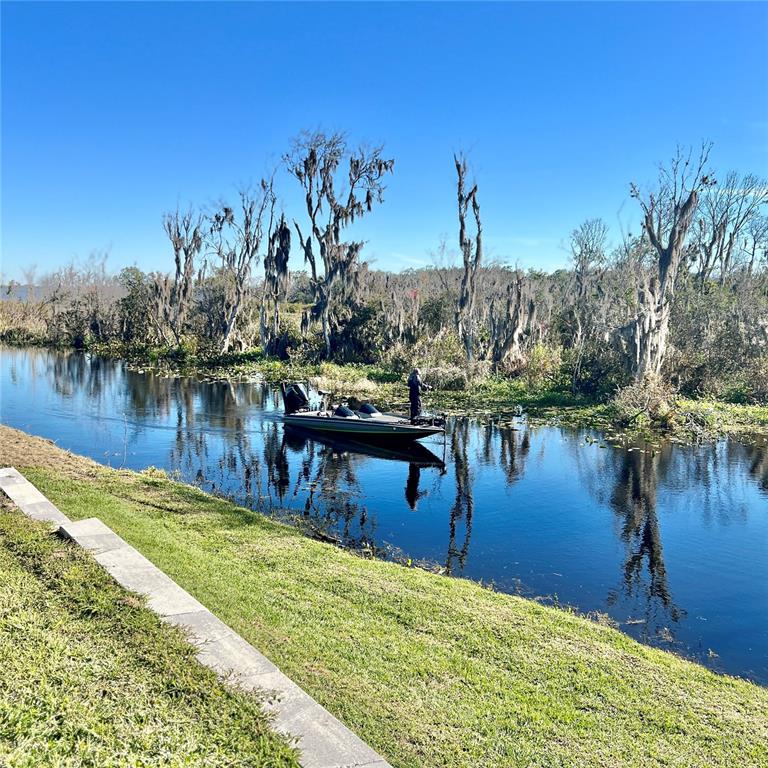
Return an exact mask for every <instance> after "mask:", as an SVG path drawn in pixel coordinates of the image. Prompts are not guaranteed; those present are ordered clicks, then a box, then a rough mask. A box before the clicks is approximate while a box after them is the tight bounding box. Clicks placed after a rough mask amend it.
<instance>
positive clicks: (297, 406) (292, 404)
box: [281, 384, 309, 414]
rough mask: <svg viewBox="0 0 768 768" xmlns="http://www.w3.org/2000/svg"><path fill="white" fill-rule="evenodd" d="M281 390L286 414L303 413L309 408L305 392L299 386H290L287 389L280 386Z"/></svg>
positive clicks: (283, 385)
mask: <svg viewBox="0 0 768 768" xmlns="http://www.w3.org/2000/svg"><path fill="white" fill-rule="evenodd" d="M281 389H282V392H283V407H284V408H285V412H286V413H287V414H291V413H296V412H297V411H303V410H306V409H307V408H308V407H309V397H307V391H306V390H305V389H304V387H303V386H302V385H301V384H291V385H290V386H288V387H286V386H285V384H282V385H281Z"/></svg>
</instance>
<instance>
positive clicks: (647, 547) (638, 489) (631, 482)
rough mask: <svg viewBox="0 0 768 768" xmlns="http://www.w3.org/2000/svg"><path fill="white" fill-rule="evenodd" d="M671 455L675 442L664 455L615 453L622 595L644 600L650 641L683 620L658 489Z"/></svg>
mask: <svg viewBox="0 0 768 768" xmlns="http://www.w3.org/2000/svg"><path fill="white" fill-rule="evenodd" d="M671 453H672V446H671V444H670V443H666V444H664V445H662V446H661V448H660V449H659V450H651V449H650V448H649V449H648V450H640V449H634V450H629V451H614V452H613V456H614V457H615V459H616V463H617V465H618V466H617V467H616V479H615V485H614V490H613V494H612V496H611V500H610V503H611V507H612V508H613V510H614V511H615V512H616V514H617V515H618V516H619V520H620V521H621V532H620V535H621V539H622V541H623V542H624V544H625V547H626V558H625V560H624V568H623V592H624V597H629V598H639V599H640V601H641V603H642V610H643V621H644V622H645V625H644V633H643V634H645V635H647V636H651V635H654V634H658V633H659V632H660V631H662V630H663V629H664V628H666V626H667V624H668V623H669V621H670V620H671V621H672V622H677V621H678V620H679V619H680V618H681V616H683V615H684V612H683V611H681V610H680V609H679V608H678V607H677V606H675V604H674V603H673V601H672V595H671V593H670V589H669V583H668V581H667V569H666V565H665V564H664V549H663V547H662V544H661V532H660V529H659V520H658V516H657V514H656V497H657V492H658V486H659V482H660V480H663V478H664V477H665V475H666V473H667V471H668V469H669V465H670V457H671ZM646 568H647V571H648V577H647V579H646V578H645V577H644V572H645V570H646ZM617 599H618V595H617V594H616V593H613V594H611V595H609V597H608V605H613V604H614V603H615V602H616V601H617Z"/></svg>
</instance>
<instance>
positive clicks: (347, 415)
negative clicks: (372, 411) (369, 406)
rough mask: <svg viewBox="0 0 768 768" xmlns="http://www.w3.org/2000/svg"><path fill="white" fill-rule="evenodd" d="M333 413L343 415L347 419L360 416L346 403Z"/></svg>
mask: <svg viewBox="0 0 768 768" xmlns="http://www.w3.org/2000/svg"><path fill="white" fill-rule="evenodd" d="M333 415H334V416H342V417H343V418H345V419H357V418H359V417H358V415H357V414H356V413H355V412H354V411H352V410H350V409H349V408H347V406H346V405H340V406H339V407H338V408H337V409H336V410H335V411H334V412H333Z"/></svg>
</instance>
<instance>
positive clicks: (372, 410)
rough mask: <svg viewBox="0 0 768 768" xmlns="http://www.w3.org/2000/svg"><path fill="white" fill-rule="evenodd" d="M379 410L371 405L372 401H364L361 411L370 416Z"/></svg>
mask: <svg viewBox="0 0 768 768" xmlns="http://www.w3.org/2000/svg"><path fill="white" fill-rule="evenodd" d="M378 412H379V411H378V410H377V409H376V407H375V406H373V405H371V404H370V403H363V404H362V405H361V406H360V413H365V414H367V415H368V416H372V415H373V414H374V413H378Z"/></svg>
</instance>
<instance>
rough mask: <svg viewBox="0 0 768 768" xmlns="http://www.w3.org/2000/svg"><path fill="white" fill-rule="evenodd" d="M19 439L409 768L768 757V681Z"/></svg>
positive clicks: (69, 496)
mask: <svg viewBox="0 0 768 768" xmlns="http://www.w3.org/2000/svg"><path fill="white" fill-rule="evenodd" d="M10 432H11V431H10V430H7V429H4V430H3V432H0V439H2V438H6V437H7V436H8V434H9V433H10ZM19 434H20V433H13V435H14V436H15V437H14V441H15V442H14V443H13V445H11V447H10V448H7V447H6V446H7V445H9V444H10V442H11V441H9V440H7V439H6V440H5V441H4V442H5V445H3V446H2V447H1V448H0V460H1V461H0V463H3V462H4V463H6V464H7V463H14V464H15V465H16V466H17V467H24V466H27V467H30V465H34V466H31V467H30V468H28V469H25V470H24V471H25V474H26V475H27V476H28V477H29V479H30V480H31V481H32V482H33V483H35V484H36V485H37V486H38V487H39V488H41V490H42V491H43V492H44V493H45V494H46V495H48V496H49V498H51V499H52V500H53V501H54V503H56V504H57V505H58V506H59V507H60V508H61V509H62V510H63V511H64V512H65V513H66V514H68V515H70V516H71V517H73V518H83V517H90V516H93V515H96V516H98V517H100V518H102V519H103V520H104V521H105V522H106V523H107V524H108V525H110V526H111V527H113V528H114V529H115V530H116V531H118V532H119V533H120V534H121V535H122V536H124V537H125V538H126V539H128V540H129V541H130V542H131V543H132V544H133V545H134V546H136V547H138V549H140V550H141V551H142V552H143V553H144V554H146V555H147V556H148V557H149V558H150V559H151V560H153V561H154V562H155V563H156V564H157V565H158V566H159V567H161V568H162V569H163V570H165V571H166V572H167V573H169V574H170V575H171V576H172V577H173V578H175V579H176V580H177V581H179V583H181V584H182V585H183V586H184V587H185V588H186V589H188V590H189V591H190V592H192V593H193V594H194V595H195V596H196V597H197V598H198V599H200V600H201V601H202V602H203V603H205V604H206V605H207V606H208V607H209V608H210V609H211V610H213V611H214V612H215V613H217V614H218V615H219V616H220V617H221V618H222V619H223V620H224V621H226V622H228V623H229V624H231V625H232V626H233V627H234V628H235V629H236V630H237V631H238V632H240V633H241V634H242V635H244V636H245V637H246V638H247V639H248V640H250V641H251V642H252V643H253V644H254V645H255V646H256V647H257V648H259V649H260V650H262V651H263V652H264V653H265V654H267V655H268V656H269V657H270V658H271V659H272V660H273V661H274V662H275V663H277V664H278V665H279V666H280V667H281V668H282V669H283V671H285V672H286V673H287V674H288V675H289V676H290V677H292V678H293V679H294V680H295V681H296V682H297V683H299V684H300V685H302V686H303V687H304V688H305V689H306V690H307V691H308V692H309V693H310V694H312V695H313V696H314V697H315V698H316V699H318V700H319V701H320V702H321V703H322V704H323V705H325V706H326V707H327V708H328V709H330V710H331V711H332V712H333V713H334V714H335V715H337V716H338V717H339V718H340V719H341V720H343V721H344V722H345V723H346V724H347V725H348V726H350V727H351V728H353V729H354V730H355V731H356V732H357V733H358V734H359V735H360V736H361V737H362V738H364V739H365V740H366V741H368V742H369V743H370V744H371V745H372V746H373V747H374V748H375V749H377V750H378V751H380V752H381V753H382V754H383V755H384V756H385V757H386V758H387V759H388V760H389V761H390V762H391V763H392V764H393V765H394V766H398V767H401V768H402V767H404V766H409V767H410V766H413V767H415V766H426V767H428V768H438V767H439V766H446V767H448V766H450V767H451V768H458V767H459V766H462V767H464V766H477V767H478V768H480V767H481V766H482V768H490V767H495V766H542V767H543V766H547V767H548V768H549V767H550V766H606V767H607V766H611V767H612V768H613V767H614V766H633V768H634V767H635V766H676V767H677V766H729V767H730V766H740V767H741V766H743V767H745V768H747V767H749V766H755V767H757V766H765V765H767V764H768V746H767V745H768V691H766V689H763V688H761V687H759V686H756V685H753V684H751V683H748V682H746V681H742V680H738V679H734V678H729V677H724V676H718V675H716V674H714V673H712V672H710V671H708V670H706V669H704V668H703V667H700V666H698V665H696V664H693V663H690V662H687V661H685V660H683V659H680V658H678V657H676V656H674V655H672V654H670V653H666V652H663V651H660V650H656V649H651V648H647V647H645V646H642V645H640V644H638V643H636V642H634V641H633V640H631V639H630V638H628V637H626V636H624V635H622V634H621V633H619V632H617V631H615V630H613V629H611V628H609V627H605V626H601V625H598V624H595V623H592V622H590V621H587V620H585V619H583V618H580V617H578V616H575V615H572V614H569V613H566V612H565V611H561V610H557V609H554V608H548V607H544V606H541V605H539V604H537V603H534V602H531V601H526V600H523V599H520V598H516V597H512V596H508V595H503V594H498V593H494V592H491V591H489V590H487V589H483V588H482V587H480V586H478V585H476V584H473V583H471V582H468V581H463V580H455V579H449V578H445V577H440V576H436V575H433V574H429V573H427V572H424V571H420V570H418V569H406V568H403V567H401V566H398V565H395V564H391V563H385V562H380V561H372V560H365V559H362V558H360V557H357V556H355V555H352V554H349V553H346V552H344V551H341V550H339V549H336V548H334V547H332V546H329V545H327V544H323V543H319V542H315V541H312V540H309V539H307V538H304V537H302V536H301V535H300V534H299V533H298V532H297V531H296V530H294V529H292V528H289V527H286V526H283V525H279V524H277V523H274V522H272V521H270V520H267V519H265V518H263V517H261V516H259V515H257V514H255V513H252V512H250V511H247V510H245V509H241V508H238V507H236V506H234V505H232V504H230V503H228V502H226V501H224V500H221V499H217V498H213V497H211V496H208V495H206V494H203V493H202V492H199V491H198V490H196V489H194V488H191V487H189V486H185V485H181V484H177V483H173V482H171V481H169V480H167V479H165V478H162V477H156V476H151V475H146V474H135V473H131V472H123V471H121V472H118V471H114V470H108V469H105V468H101V467H99V466H98V465H95V464H93V463H92V462H88V461H86V460H82V459H79V458H77V457H73V456H71V455H68V454H64V453H63V452H60V451H58V449H56V448H54V447H53V446H50V445H49V444H46V443H44V441H40V440H38V439H37V438H29V437H26V436H22V437H19ZM14 456H15V458H14ZM11 459H12V460H11Z"/></svg>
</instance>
